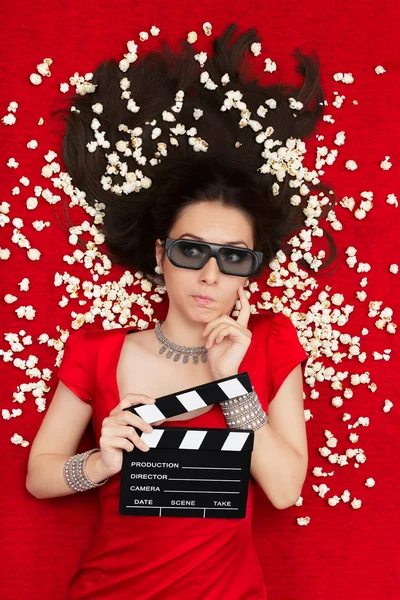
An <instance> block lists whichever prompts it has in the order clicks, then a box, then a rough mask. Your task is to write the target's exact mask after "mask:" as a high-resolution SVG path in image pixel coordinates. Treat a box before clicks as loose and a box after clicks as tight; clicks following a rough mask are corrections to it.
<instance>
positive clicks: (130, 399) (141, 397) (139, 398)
mask: <svg viewBox="0 0 400 600" xmlns="http://www.w3.org/2000/svg"><path fill="white" fill-rule="evenodd" d="M155 401H156V399H155V398H152V397H151V396H147V395H146V394H132V393H128V394H125V396H124V397H123V398H122V400H121V401H120V403H119V404H117V406H115V408H113V410H112V411H111V412H110V415H115V414H117V413H118V412H120V411H121V410H123V409H124V408H128V407H129V406H133V405H134V404H154V402H155Z"/></svg>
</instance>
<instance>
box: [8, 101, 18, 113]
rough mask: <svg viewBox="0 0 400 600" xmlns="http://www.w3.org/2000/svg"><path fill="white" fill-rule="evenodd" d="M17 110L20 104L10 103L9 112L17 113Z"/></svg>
mask: <svg viewBox="0 0 400 600" xmlns="http://www.w3.org/2000/svg"><path fill="white" fill-rule="evenodd" d="M17 108H18V102H10V104H9V105H8V107H7V110H8V111H9V112H17Z"/></svg>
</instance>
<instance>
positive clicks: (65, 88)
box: [60, 83, 69, 94]
mask: <svg viewBox="0 0 400 600" xmlns="http://www.w3.org/2000/svg"><path fill="white" fill-rule="evenodd" d="M68 90H69V84H68V83H60V92H62V93H63V94H66V93H67V92H68Z"/></svg>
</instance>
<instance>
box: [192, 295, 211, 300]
mask: <svg viewBox="0 0 400 600" xmlns="http://www.w3.org/2000/svg"><path fill="white" fill-rule="evenodd" d="M193 298H199V300H214V298H210V296H193Z"/></svg>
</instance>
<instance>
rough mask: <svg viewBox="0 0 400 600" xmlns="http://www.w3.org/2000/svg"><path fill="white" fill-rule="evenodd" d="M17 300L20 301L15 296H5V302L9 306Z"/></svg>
mask: <svg viewBox="0 0 400 600" xmlns="http://www.w3.org/2000/svg"><path fill="white" fill-rule="evenodd" d="M16 300H18V298H17V296H13V295H12V294H6V295H5V296H4V302H6V303H7V304H12V303H13V302H15V301H16Z"/></svg>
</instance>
